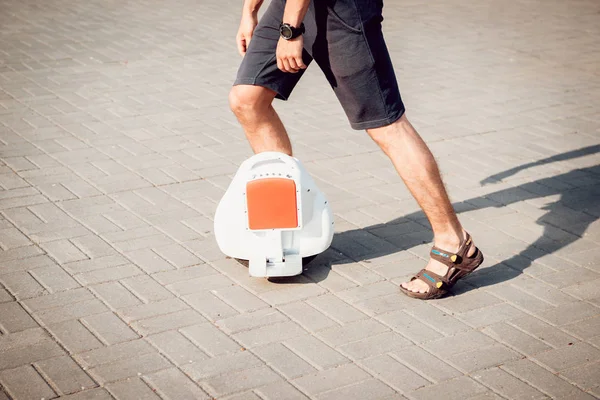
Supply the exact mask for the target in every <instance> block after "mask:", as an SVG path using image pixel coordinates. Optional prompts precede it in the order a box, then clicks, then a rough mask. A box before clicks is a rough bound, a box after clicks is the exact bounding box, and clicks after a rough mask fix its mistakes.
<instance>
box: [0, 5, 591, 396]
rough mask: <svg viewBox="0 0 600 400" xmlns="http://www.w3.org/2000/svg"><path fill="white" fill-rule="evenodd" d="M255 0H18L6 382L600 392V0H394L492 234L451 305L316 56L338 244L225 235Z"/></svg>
mask: <svg viewBox="0 0 600 400" xmlns="http://www.w3.org/2000/svg"><path fill="white" fill-rule="evenodd" d="M266 3H268V2H266ZM240 6H241V2H240V1H237V0H236V1H234V0H220V1H212V2H209V1H204V2H198V1H190V0H175V1H169V2H168V4H167V2H159V1H156V0H134V1H128V2H115V1H99V0H91V1H86V2H64V1H63V2H59V1H55V0H48V1H44V2H39V1H34V0H0V399H41V398H44V399H51V398H56V397H65V398H67V399H81V400H82V399H111V398H112V399H119V400H120V399H158V398H163V399H211V398H218V399H224V400H225V399H231V400H232V399H238V400H239V399H244V400H246V399H247V400H252V399H262V400H284V399H344V400H347V399H355V398H356V399H381V400H385V399H413V400H416V399H433V398H440V396H442V397H444V398H448V399H466V398H472V399H502V398H505V399H543V398H557V399H591V398H600V285H599V284H600V222H598V217H599V216H600V202H599V201H598V199H599V198H600V170H599V169H598V164H599V161H600V144H599V143H600V140H599V138H600V111H599V109H598V105H599V104H600V70H599V68H598V65H600V3H598V1H596V0H577V1H562V0H549V1H545V2H543V7H542V6H540V2H536V1H532V0H509V1H505V2H497V1H491V0H482V1H477V2H469V4H466V3H465V2H462V3H460V2H457V1H452V0H447V1H444V0H438V1H428V2H397V1H396V2H394V1H391V0H388V1H386V3H385V8H384V10H385V21H384V28H385V31H386V34H387V36H386V37H387V42H388V45H389V48H390V51H391V53H392V57H393V60H394V63H395V66H396V68H397V74H398V79H399V82H400V86H401V89H402V93H403V97H404V100H405V102H406V104H407V106H408V113H409V117H410V119H411V120H412V122H413V123H414V124H415V125H416V127H417V128H418V130H419V131H420V132H421V133H422V135H423V137H424V138H425V139H426V141H427V142H428V143H429V144H430V146H431V148H432V150H433V152H434V153H435V156H436V157H437V159H438V160H439V163H440V166H441V168H442V171H443V174H444V178H445V181H446V183H447V187H448V190H449V192H450V195H451V197H452V201H453V202H454V204H455V206H456V208H457V210H459V211H460V217H461V219H462V221H464V224H465V226H466V227H467V229H468V230H469V231H470V232H471V233H472V234H473V236H474V238H475V241H476V242H477V244H478V245H479V246H480V247H481V248H482V249H483V251H484V253H485V254H486V262H485V264H484V265H483V266H482V268H481V269H480V270H479V271H478V272H477V273H475V274H473V275H472V276H470V277H469V278H467V279H465V280H464V281H463V282H461V283H460V284H459V285H458V286H457V288H456V295H455V296H452V297H449V298H446V299H443V300H439V301H433V302H428V303H424V302H420V301H416V300H412V299H409V298H407V297H405V296H403V295H401V294H400V293H399V292H398V290H397V284H399V283H400V282H402V281H403V280H404V279H406V278H407V277H409V276H410V274H411V273H413V272H416V271H417V270H418V269H419V268H421V267H422V266H423V265H424V263H425V260H426V258H427V253H428V250H429V246H430V245H431V240H432V235H431V230H430V229H429V225H428V224H427V221H426V219H425V217H424V215H423V214H422V213H421V212H420V211H419V208H418V206H417V205H416V204H415V202H414V200H413V199H412V197H411V196H410V193H409V192H408V190H407V189H406V187H404V185H403V183H402V182H401V180H400V178H399V177H398V176H397V174H396V173H395V171H394V170H393V168H392V166H391V163H390V162H389V161H388V160H387V159H386V157H385V156H384V155H383V154H382V153H381V152H380V151H379V150H378V149H377V147H376V146H375V144H374V143H373V142H372V141H371V140H370V139H369V138H368V137H367V135H366V134H365V133H364V132H355V131H352V130H351V129H350V128H349V126H348V123H347V121H346V119H345V116H344V114H343V112H342V109H341V107H340V106H339V104H338V103H337V101H336V99H335V97H334V95H333V93H332V92H331V91H330V90H328V88H327V82H326V80H325V79H324V77H323V76H322V75H321V73H320V71H319V69H318V67H317V66H316V65H313V66H311V68H309V70H308V71H307V73H306V75H305V76H304V78H303V79H302V82H301V83H300V85H299V86H298V88H297V90H296V92H295V93H294V95H293V96H292V99H291V101H290V102H288V103H282V102H277V103H276V107H277V109H278V111H280V114H281V116H282V119H283V120H284V122H285V123H286V125H287V126H288V130H289V133H290V135H291V137H292V141H293V143H294V146H295V150H296V155H297V156H298V157H299V158H300V159H301V160H302V161H303V162H304V164H305V165H306V167H307V168H308V169H309V171H310V172H311V173H312V174H313V176H314V178H315V179H316V181H317V183H318V184H319V186H320V187H321V189H322V190H323V191H324V192H325V193H326V195H327V196H328V198H329V199H330V201H331V204H332V207H333V210H334V212H335V216H336V222H337V223H336V227H337V232H336V236H335V239H334V242H333V245H332V248H331V249H329V250H328V251H326V252H325V253H324V254H322V255H321V256H319V257H318V258H317V259H316V260H315V261H314V262H313V263H312V264H311V265H310V266H309V267H307V270H306V271H305V273H304V274H303V275H302V276H299V277H294V278H291V279H279V280H273V281H267V280H262V279H253V278H250V277H248V272H247V269H246V268H245V267H244V266H242V265H240V264H238V263H237V262H235V261H234V260H230V259H227V258H226V257H224V256H223V255H222V254H221V253H220V251H219V249H218V247H217V246H216V242H215V240H214V237H213V226H212V218H213V215H214V211H215V207H216V204H217V202H218V201H219V199H220V197H221V196H222V195H223V193H224V190H225V189H226V188H227V185H228V183H229V181H230V179H231V177H232V174H233V173H234V172H235V170H236V168H237V166H238V165H239V163H240V162H241V161H243V160H244V159H246V158H247V157H249V156H250V155H251V152H250V149H249V147H248V144H247V142H246V140H245V138H244V135H243V134H242V131H241V129H240V127H239V125H238V123H237V121H236V120H235V118H234V117H233V115H232V113H231V112H230V111H229V108H228V104H227V94H228V91H229V88H230V85H231V82H232V80H233V79H234V76H235V72H236V69H237V66H238V63H239V61H240V59H239V56H238V55H237V50H236V48H235V43H234V36H235V32H236V30H237V24H238V22H239V16H240V8H241V7H240ZM265 7H266V5H265Z"/></svg>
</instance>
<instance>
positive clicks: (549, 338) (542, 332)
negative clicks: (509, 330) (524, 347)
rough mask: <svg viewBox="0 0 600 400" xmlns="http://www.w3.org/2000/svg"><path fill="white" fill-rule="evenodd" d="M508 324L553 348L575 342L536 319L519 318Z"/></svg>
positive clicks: (569, 336) (570, 337)
mask: <svg viewBox="0 0 600 400" xmlns="http://www.w3.org/2000/svg"><path fill="white" fill-rule="evenodd" d="M508 323H509V324H510V325H511V326H514V327H515V328H517V329H520V330H522V331H524V332H526V333H528V334H529V335H531V336H533V337H534V338H537V339H539V340H542V341H544V342H546V343H548V344H549V345H551V346H554V347H562V346H565V345H567V344H569V343H572V342H576V341H577V339H576V338H575V337H573V336H571V335H569V334H567V333H565V332H563V331H562V330H560V329H558V328H556V327H554V326H552V325H549V324H547V323H546V322H544V321H541V320H539V319H537V318H532V317H525V318H519V319H516V320H511V321H509V322H508Z"/></svg>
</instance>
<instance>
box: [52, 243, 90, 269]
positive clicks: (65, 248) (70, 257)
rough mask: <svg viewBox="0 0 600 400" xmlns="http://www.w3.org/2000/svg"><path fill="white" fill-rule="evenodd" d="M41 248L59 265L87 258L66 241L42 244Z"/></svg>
mask: <svg viewBox="0 0 600 400" xmlns="http://www.w3.org/2000/svg"><path fill="white" fill-rule="evenodd" d="M41 247H42V248H43V249H44V250H46V251H47V252H48V254H50V255H51V256H52V257H53V258H54V259H55V260H56V261H58V262H59V263H60V264H64V263H68V262H73V261H79V260H85V259H87V258H88V256H87V255H85V254H84V253H82V252H81V250H79V249H78V248H77V247H76V246H75V245H73V243H71V242H70V241H68V240H57V241H54V242H46V243H42V244H41Z"/></svg>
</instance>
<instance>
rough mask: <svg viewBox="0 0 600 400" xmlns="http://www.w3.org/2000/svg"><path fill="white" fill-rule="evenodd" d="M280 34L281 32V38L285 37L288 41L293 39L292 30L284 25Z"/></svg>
mask: <svg viewBox="0 0 600 400" xmlns="http://www.w3.org/2000/svg"><path fill="white" fill-rule="evenodd" d="M280 32H281V36H283V37H284V38H286V39H289V38H291V37H292V29H291V28H290V27H289V26H287V25H282V26H281V29H280Z"/></svg>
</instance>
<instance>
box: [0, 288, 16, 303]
mask: <svg viewBox="0 0 600 400" xmlns="http://www.w3.org/2000/svg"><path fill="white" fill-rule="evenodd" d="M13 300H14V298H13V297H12V296H11V295H10V293H8V291H7V290H6V289H0V303H8V302H11V301H13Z"/></svg>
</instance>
